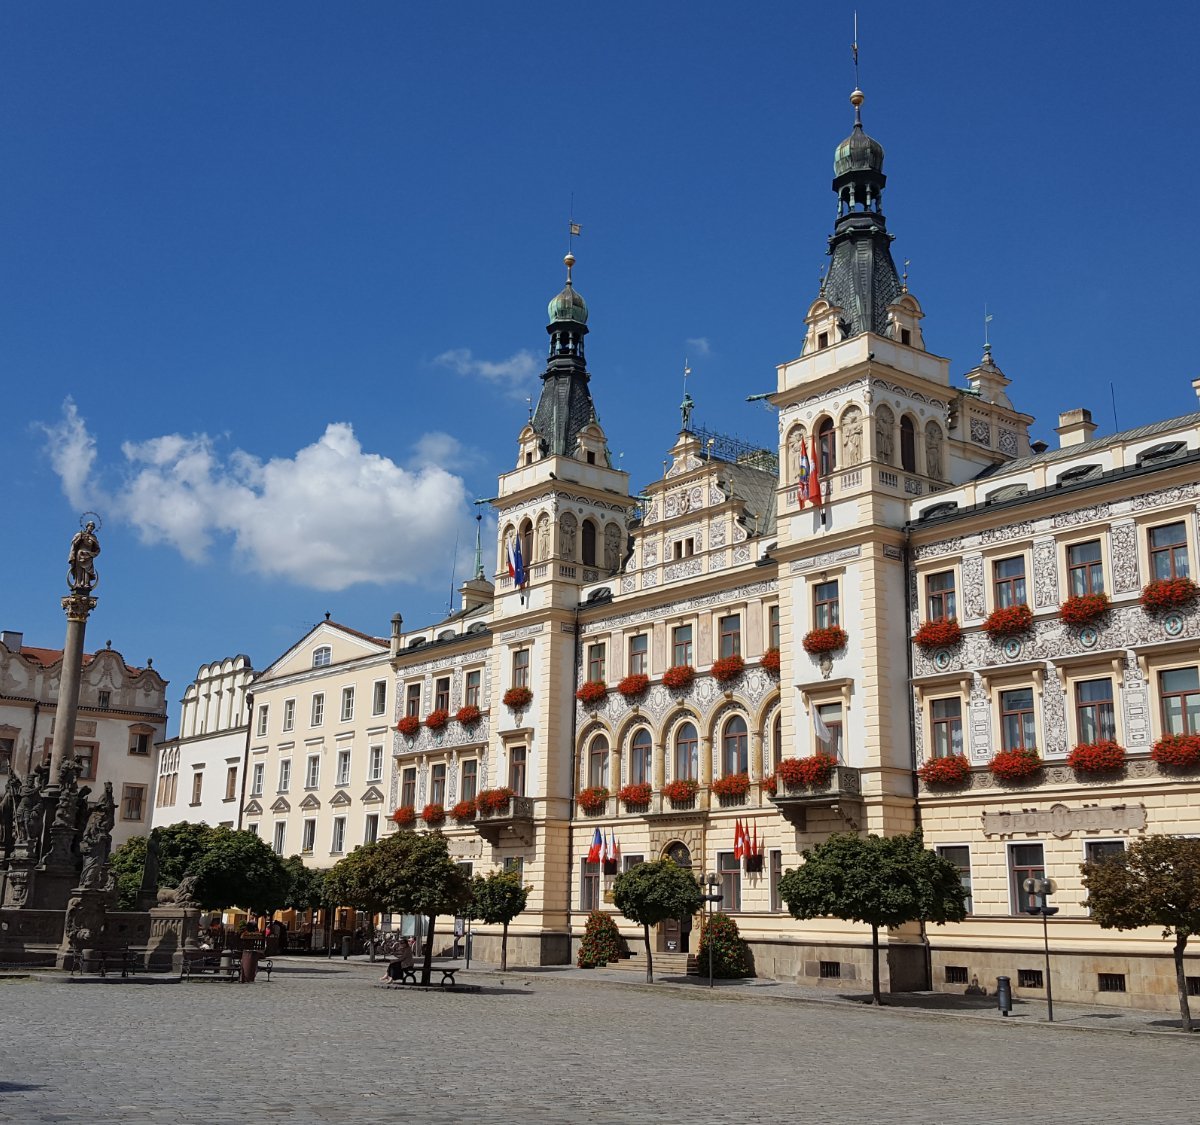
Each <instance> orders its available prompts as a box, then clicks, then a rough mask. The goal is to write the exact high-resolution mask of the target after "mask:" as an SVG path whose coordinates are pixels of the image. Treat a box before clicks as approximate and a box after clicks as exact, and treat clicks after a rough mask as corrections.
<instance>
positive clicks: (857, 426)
mask: <svg viewBox="0 0 1200 1125" xmlns="http://www.w3.org/2000/svg"><path fill="white" fill-rule="evenodd" d="M862 440H863V424H862V411H861V410H859V408H858V407H857V406H851V407H850V408H849V409H848V410H847V411H846V413H845V414H843V415H842V442H843V446H842V448H843V449H844V450H845V456H846V464H847V465H857V464H858V463H859V462H860V461H861V460H862Z"/></svg>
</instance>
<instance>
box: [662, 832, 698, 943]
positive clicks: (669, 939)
mask: <svg viewBox="0 0 1200 1125" xmlns="http://www.w3.org/2000/svg"><path fill="white" fill-rule="evenodd" d="M662 854H663V858H664V859H669V860H672V861H673V862H675V863H677V864H678V865H679V866H680V867H682V868H685V869H687V870H691V866H692V853H691V852H690V851H689V850H688V846H687V845H686V844H684V843H683V842H681V841H679V840H676V841H675V843H673V844H668V845H667V846H666V847H665V848H664V849H663V853H662ZM691 931H692V920H691V918H668V919H667V920H666V921H665V922H660V923H659V926H658V951H659V953H687V952H688V940H689V938H690V936H691Z"/></svg>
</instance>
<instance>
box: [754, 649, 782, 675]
mask: <svg viewBox="0 0 1200 1125" xmlns="http://www.w3.org/2000/svg"><path fill="white" fill-rule="evenodd" d="M758 663H759V666H760V667H761V668H762V670H763V671H764V672H770V673H771V675H772V676H778V675H779V649H777V648H769V649H767V651H766V652H764V653H763V654H762V659H761V660H760V661H759V662H758Z"/></svg>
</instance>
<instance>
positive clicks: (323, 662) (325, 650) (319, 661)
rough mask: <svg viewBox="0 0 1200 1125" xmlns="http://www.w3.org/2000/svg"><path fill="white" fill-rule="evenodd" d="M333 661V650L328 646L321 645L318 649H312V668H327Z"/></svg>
mask: <svg viewBox="0 0 1200 1125" xmlns="http://www.w3.org/2000/svg"><path fill="white" fill-rule="evenodd" d="M332 660H333V649H331V648H330V647H329V646H328V645H322V646H321V647H320V648H314V649H313V657H312V666H313V667H314V668H328V667H329V664H330V662H331V661H332Z"/></svg>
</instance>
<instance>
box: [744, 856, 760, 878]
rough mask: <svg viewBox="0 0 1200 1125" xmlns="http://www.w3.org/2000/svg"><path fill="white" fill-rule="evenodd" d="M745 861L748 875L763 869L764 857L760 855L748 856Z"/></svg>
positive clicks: (755, 873)
mask: <svg viewBox="0 0 1200 1125" xmlns="http://www.w3.org/2000/svg"><path fill="white" fill-rule="evenodd" d="M745 863H746V874H747V875H757V874H759V873H760V872H761V871H762V869H763V857H762V856H760V855H748V856H746V858H745Z"/></svg>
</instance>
